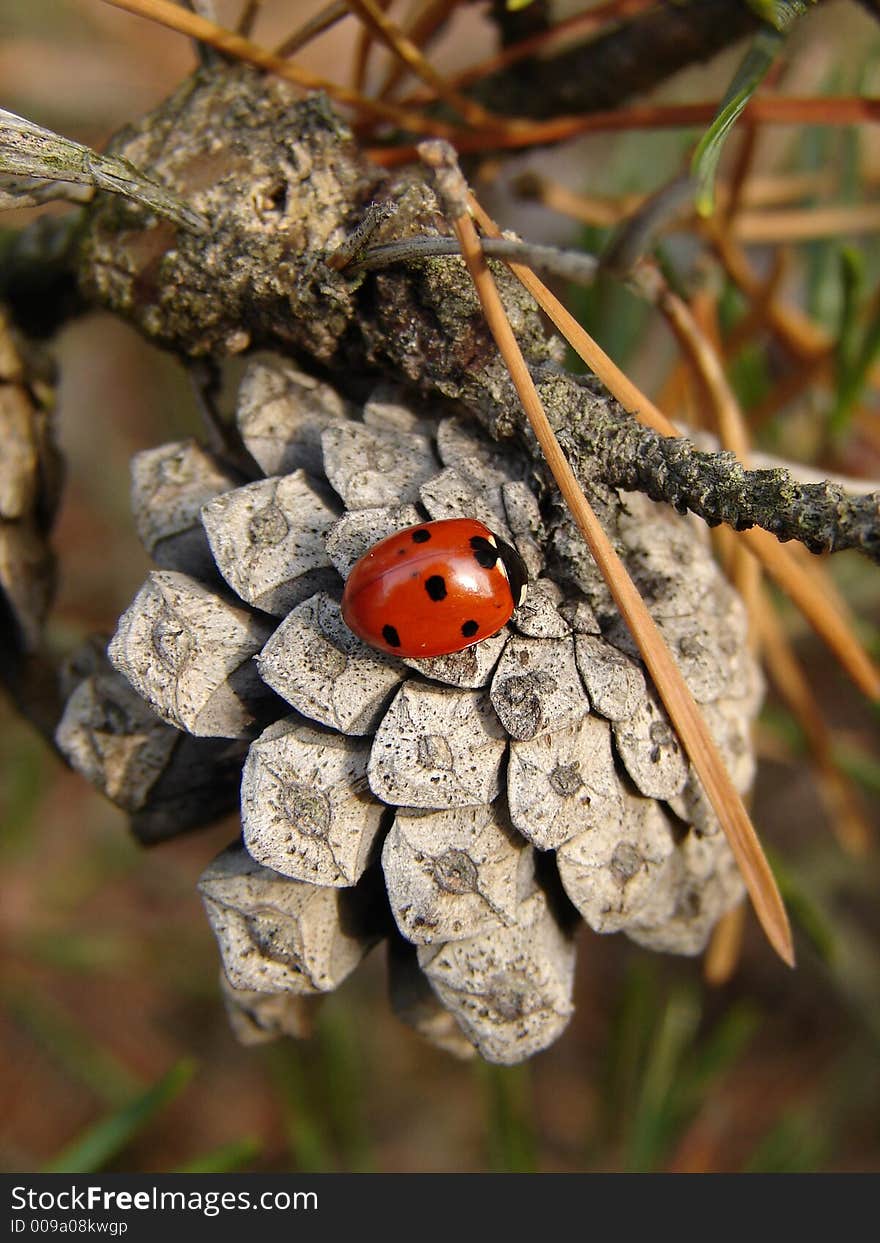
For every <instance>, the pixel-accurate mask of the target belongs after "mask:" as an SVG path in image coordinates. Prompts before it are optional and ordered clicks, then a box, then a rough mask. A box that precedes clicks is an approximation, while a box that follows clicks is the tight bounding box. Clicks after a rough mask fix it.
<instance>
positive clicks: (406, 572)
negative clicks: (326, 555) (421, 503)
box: [342, 518, 528, 657]
mask: <svg viewBox="0 0 880 1243" xmlns="http://www.w3.org/2000/svg"><path fill="white" fill-rule="evenodd" d="M527 582H528V574H527V572H526V567H525V566H524V565H523V562H522V558H521V557H520V555H519V553H518V552H516V551H515V550H514V549H513V548H511V547H510V545H509V544H505V542H504V541H503V540H501V539H499V538H498V536H497V535H494V534H493V533H492V532H491V531H490V530H489V528H488V527H486V526H484V525H483V524H482V522H477V521H476V519H474V518H447V519H445V520H443V521H441V522H421V523H419V524H418V525H417V526H414V527H406V528H405V529H404V530H403V531H396V532H395V534H394V535H389V536H388V538H387V539H383V540H380V541H379V543H378V544H374V545H373V547H372V548H371V549H370V551H369V552H367V553H365V554H364V555H363V556H362V557H361V559H360V560H359V561H357V562H356V563H355V564H354V566H352V570H351V573H350V574H349V576H348V580H347V581H346V584H345V591H344V593H343V596H342V616H343V618H344V619H345V623H346V625H347V626H348V628H349V630H353V631H354V633H355V634H356V635H358V636H359V638H361V639H363V640H364V642H365V643H369V644H370V646H371V647H377V648H379V650H380V651H383V652H391V653H392V654H393V655H395V656H417V657H422V656H445V655H447V654H448V653H450V652H460V651H461V650H462V649H463V648H465V647H471V646H472V645H473V644H474V643H479V642H480V640H481V639H487V638H488V637H489V636H490V635H493V634H495V633H497V631H499V630H500V629H501V627H502V626H503V625H504V624H505V622H507V621H508V620H509V619H510V615H511V614H512V613H513V610H514V609H515V608H516V607H517V606H518V605H520V604H522V602H523V600H524V599H525V594H526V585H527Z"/></svg>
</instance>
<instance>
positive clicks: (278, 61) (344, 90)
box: [104, 0, 458, 135]
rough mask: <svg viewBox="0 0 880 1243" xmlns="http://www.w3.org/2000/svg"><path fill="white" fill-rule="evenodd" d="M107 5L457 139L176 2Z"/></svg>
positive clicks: (364, 108)
mask: <svg viewBox="0 0 880 1243" xmlns="http://www.w3.org/2000/svg"><path fill="white" fill-rule="evenodd" d="M104 3H105V4H110V5H112V6H113V7H114V8H116V9H124V10H125V12H126V13H133V14H134V15H135V16H136V17H146V18H149V19H150V20H151V21H154V22H158V23H159V24H160V25H162V26H167V27H168V29H169V30H176V31H177V32H178V33H179V34H183V35H188V36H189V37H190V38H191V39H198V40H199V42H200V43H204V44H207V45H208V46H209V47H213V48H216V49H217V51H218V52H223V53H224V54H225V55H227V56H232V57H234V58H235V59H236V60H240V61H243V62H244V63H245V64H248V65H254V66H255V67H256V68H257V69H267V70H269V71H270V72H272V73H275V74H277V75H278V77H279V78H284V79H285V80H286V81H288V82H292V83H293V84H294V85H295V86H300V87H302V88H303V89H304V90H308V91H325V92H326V93H327V94H328V95H329V96H330V97H331V99H335V100H337V101H338V102H339V103H342V104H347V105H348V106H349V107H352V108H355V109H356V110H357V111H358V112H361V113H364V114H365V115H367V116H372V117H378V118H380V119H382V120H385V121H394V122H395V123H396V124H397V125H400V126H403V127H404V128H405V129H408V130H412V132H413V133H422V134H431V135H437V134H446V135H456V134H457V133H458V131H457V130H456V128H455V127H454V126H447V125H444V124H443V123H442V122H440V121H437V120H434V119H429V118H426V117H423V116H420V115H419V114H418V113H416V112H410V111H408V110H406V109H403V108H399V107H397V106H396V105H395V104H389V103H381V102H379V101H378V100H374V99H368V98H367V97H366V96H365V95H361V94H359V93H358V92H357V91H353V90H350V89H349V88H348V87H345V86H338V85H337V84H336V83H335V82H329V81H327V80H326V79H325V78H319V77H317V76H316V75H315V74H313V73H309V71H308V70H307V69H301V68H299V66H297V65H292V64H291V63H290V61H289V60H285V59H283V58H282V57H280V56H278V55H276V53H274V52H270V51H269V50H268V49H267V48H264V47H261V46H260V45H259V44H258V43H253V42H252V41H251V40H250V39H245V38H244V36H242V35H239V34H236V33H235V32H234V31H232V30H227V29H226V27H224V26H218V25H217V24H216V22H211V21H208V19H207V18H205V17H201V16H200V15H199V14H198V13H191V12H190V11H189V9H184V8H181V7H180V6H179V5H177V4H174V3H173V2H172V0H104Z"/></svg>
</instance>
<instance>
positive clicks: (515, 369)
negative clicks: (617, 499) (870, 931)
mask: <svg viewBox="0 0 880 1243" xmlns="http://www.w3.org/2000/svg"><path fill="white" fill-rule="evenodd" d="M446 150H447V149H446V148H444V147H443V145H442V144H438V143H425V144H423V146H422V148H421V152H420V153H421V154H422V158H423V159H425V161H426V163H429V164H431V165H432V167H434V168H441V169H444V170H445V169H446V168H448V167H449V166H448V164H447V163H446V161H447V159H448V157H447V155H446ZM465 203H466V199H465ZM463 207H464V204H463ZM453 227H454V228H455V232H456V236H457V237H458V240H459V244H460V246H461V252H462V256H463V258H464V261H465V263H466V265H467V268H468V271H469V272H470V274H471V278H472V280H473V282H474V285H475V287H476V290H477V294H478V296H479V299H480V304H481V305H482V307H483V312H484V314H485V316H486V320H487V323H488V325H489V328H490V330H491V332H492V335H493V336H494V338H495V341H496V344H497V345H498V349H499V351H500V352H501V354H502V357H503V358H504V361H505V364H506V365H507V368H508V370H509V372H510V376H511V379H512V380H513V383H514V385H515V387H516V390H517V394H518V396H519V399H520V401H521V402H522V405H523V409H524V410H525V412H526V415H527V417H528V419H529V422H530V424H531V426H532V430H533V431H534V433H535V436H536V438H537V440H538V443H539V444H540V446H541V449H542V451H543V454H544V457H545V460H546V461H547V464H548V466H549V468H550V470H551V471H552V473H553V477H554V479H555V480H556V483H557V486H558V487H559V490H560V492H561V493H562V497H563V499H564V500H565V503H566V504H567V505H568V508H569V510H570V511H571V513H572V516H573V517H574V519H575V521H576V522H577V524H578V527H579V528H580V530H581V533H582V534H583V536H584V539H585V540H586V542H587V545H588V547H589V549H590V552H591V553H592V555H593V557H594V558H595V561H596V564H597V565H598V566H599V569H600V571H601V573H602V576H603V578H604V579H605V582H606V583H607V584H608V589H609V591H610V592H611V594H612V596H613V597H614V601H615V603H616V605H617V607H618V609H619V611H620V615H621V617H622V618H623V620H624V621H625V622H626V624H627V626H628V627H629V629H630V631H631V633H632V634H633V636H634V637H635V638H636V641H637V642H638V644H639V648H640V651H641V653H642V658H643V660H644V662H645V665H646V667H647V669H648V672H649V673H650V675H651V678H652V679H653V682H654V685H655V686H656V688H657V691H658V694H659V695H660V698H661V700H662V701H663V704H664V706H665V708H666V710H667V712H668V713H669V716H670V719H671V720H672V721H673V723H674V725H675V728H676V730H677V732H678V736H679V738H680V739H681V743H682V746H683V747H684V749H685V751H686V752H687V754H688V756H689V758H690V760H691V762H692V764H693V765H694V769H695V770H696V772H697V774H698V776H699V778H700V780H701V782H702V783H703V787H704V789H705V791H706V794H707V796H708V798H709V800H710V802H711V804H712V807H713V808H714V810H715V814H716V815H717V816H718V819H719V822H720V823H721V826H722V828H723V830H724V832H725V834H726V836H727V839H728V842H729V843H730V847H731V850H732V851H733V853H734V856H735V858H736V861H737V864H738V865H739V869H740V872H741V873H742V876H743V879H744V881H745V884H746V888H747V889H748V892H749V895H750V897H751V899H752V903H753V905H754V908H755V911H756V913H757V916H758V919H759V920H760V923H761V926H762V927H763V929H764V931H765V933H766V935H767V938H768V940H769V941H770V944H771V945H772V946H773V948H774V949H775V950H776V952H777V954H779V956H780V958H782V960H783V962H785V963H787V964H788V965H789V966H793V965H794V947H793V945H792V940H791V930H790V928H789V924H788V917H787V915H786V913H785V906H784V905H783V902H782V898H781V897H780V894H779V890H778V888H777V886H776V881H775V880H774V877H773V873H772V871H771V870H770V867H769V864H768V863H767V860H766V858H765V856H764V852H763V850H762V849H761V845H760V842H759V841H758V838H757V835H756V833H755V830H754V828H753V826H752V823H751V821H750V819H749V816H748V812H747V811H746V809H745V806H744V804H743V801H742V799H741V798H740V796H739V793H738V792H737V790H736V789H735V788H734V786H733V783H732V782H731V780H730V775H729V773H728V772H727V769H726V768H725V766H724V764H723V762H722V760H721V758H720V756H719V754H718V751H717V749H716V747H715V744H714V742H713V740H712V736H711V734H710V732H709V729H708V727H707V726H706V723H705V721H704V720H703V717H702V715H701V713H700V711H699V709H698V707H697V705H696V703H695V702H694V699H693V696H692V695H691V693H690V690H689V689H688V686H687V684H686V682H685V680H684V678H683V677H682V674H681V672H680V670H679V668H678V666H677V665H676V663H675V661H674V660H673V659H672V655H671V653H670V651H669V649H668V647H667V646H666V644H665V643H664V641H663V639H662V637H661V635H660V632H659V630H658V629H657V625H656V623H655V622H654V619H653V618H652V617H651V614H650V613H649V611H648V609H647V607H646V605H645V603H644V601H643V600H642V598H641V596H640V595H639V593H638V591H637V590H636V587H635V585H634V583H633V581H632V579H631V578H630V576H629V574H628V573H627V571H626V568H625V567H624V565H623V562H622V561H621V560H620V558H619V556H618V555H617V553H616V552H615V550H614V547H613V545H612V544H611V541H610V540H609V538H608V536H607V535H606V534H605V531H604V530H603V528H602V526H601V524H600V523H599V520H598V519H597V518H596V515H595V514H594V512H593V510H592V508H591V506H590V504H589V502H588V501H587V499H586V497H585V496H584V493H583V490H582V489H581V486H580V484H579V483H578V481H577V479H576V477H575V474H574V472H573V470H572V469H571V466H570V465H569V463H568V460H567V458H566V457H565V454H564V453H563V451H562V449H561V447H560V444H559V441H558V440H557V439H556V436H555V434H554V432H553V429H552V428H551V426H550V424H549V422H548V420H547V416H546V414H545V412H544V408H543V406H542V404H541V399H540V397H539V396H538V392H537V389H536V388H535V385H534V382H533V381H532V377H531V375H530V373H529V369H528V366H527V365H526V361H525V359H524V358H523V355H522V352H521V350H520V348H519V345H518V343H517V340H516V337H515V336H514V333H513V329H512V328H511V326H510V321H509V320H508V319H507V316H506V315H505V313H504V307H503V304H502V302H501V298H500V295H499V293H498V289H497V287H496V285H495V281H494V279H493V277H492V274H491V272H490V271H489V267H488V264H487V262H486V258H485V255H484V253H483V248H482V246H481V245H480V241H479V238H478V236H477V232H476V229H475V228H474V225H473V221H472V220H471V218H470V216H469V215H468V214H467V210H466V207H464V210H463V214H461V215H458V216H456V218H455V219H454V221H453Z"/></svg>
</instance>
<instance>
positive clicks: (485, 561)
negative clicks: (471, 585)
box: [470, 535, 498, 570]
mask: <svg viewBox="0 0 880 1243" xmlns="http://www.w3.org/2000/svg"><path fill="white" fill-rule="evenodd" d="M470 545H471V548H472V549H473V553H474V556H475V557H476V559H477V561H478V562H479V564H480V565H481V566H482V567H483V569H484V570H491V569H492V567H493V565H495V563H496V561H497V560H498V549H497V548H496V547H495V545H494V544H490V543H489V541H488V540H487V539H486V537H485V535H472V536H471V539H470Z"/></svg>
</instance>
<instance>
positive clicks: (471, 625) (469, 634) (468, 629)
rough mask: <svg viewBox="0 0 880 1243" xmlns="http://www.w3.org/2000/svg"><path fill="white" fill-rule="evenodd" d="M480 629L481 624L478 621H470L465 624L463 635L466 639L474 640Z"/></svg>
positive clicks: (462, 629)
mask: <svg viewBox="0 0 880 1243" xmlns="http://www.w3.org/2000/svg"><path fill="white" fill-rule="evenodd" d="M479 629H480V623H479V622H478V621H474V620H473V618H472V619H471V620H470V621H466V622H464V623H463V625H462V627H461V633H462V634H463V635H464V637H465V638H466V639H472V638H473V637H474V635H475V634H476V633H477V631H478V630H479Z"/></svg>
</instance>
